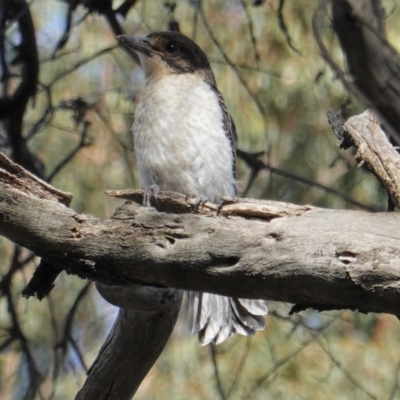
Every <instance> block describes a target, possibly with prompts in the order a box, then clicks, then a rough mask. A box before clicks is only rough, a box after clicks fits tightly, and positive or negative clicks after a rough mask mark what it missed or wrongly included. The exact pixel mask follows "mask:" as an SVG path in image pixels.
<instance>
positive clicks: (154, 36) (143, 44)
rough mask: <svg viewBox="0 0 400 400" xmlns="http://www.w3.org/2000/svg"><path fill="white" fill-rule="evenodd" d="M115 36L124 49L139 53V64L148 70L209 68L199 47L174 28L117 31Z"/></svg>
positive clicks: (174, 70) (184, 71) (196, 69)
mask: <svg viewBox="0 0 400 400" xmlns="http://www.w3.org/2000/svg"><path fill="white" fill-rule="evenodd" d="M117 39H118V41H119V42H120V44H121V45H122V46H124V47H125V48H126V49H127V50H128V52H132V51H134V52H135V53H137V54H138V55H139V57H140V61H141V64H142V66H143V67H144V69H145V70H147V72H148V73H149V74H151V73H152V71H153V70H154V71H156V70H157V71H159V70H160V69H164V67H166V68H167V69H169V70H170V72H175V73H190V72H195V71H201V70H210V69H211V68H210V63H209V62H208V60H207V57H206V55H205V54H204V52H203V50H202V49H201V48H200V47H199V46H198V45H197V44H196V43H195V42H193V40H191V39H189V38H188V37H186V36H185V35H182V34H181V33H178V32H169V31H165V32H154V33H151V34H150V35H148V36H145V37H140V36H130V35H120V36H118V37H117ZM161 63H165V64H166V65H164V66H162V65H161Z"/></svg>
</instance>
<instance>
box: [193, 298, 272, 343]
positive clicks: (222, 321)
mask: <svg viewBox="0 0 400 400" xmlns="http://www.w3.org/2000/svg"><path fill="white" fill-rule="evenodd" d="M189 304H190V306H189V307H190V321H191V326H192V333H198V336H199V341H200V342H201V344H203V345H206V344H208V343H211V342H212V343H215V344H219V343H222V342H223V341H224V340H225V339H226V338H228V337H229V336H232V335H234V334H235V333H237V334H239V335H245V336H250V335H254V334H255V332H256V331H259V330H262V329H264V328H265V315H267V314H268V308H267V305H266V303H265V301H263V300H250V299H235V298H230V297H225V296H217V295H214V294H210V293H198V292H190V293H189Z"/></svg>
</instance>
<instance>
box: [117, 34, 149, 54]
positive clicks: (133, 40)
mask: <svg viewBox="0 0 400 400" xmlns="http://www.w3.org/2000/svg"><path fill="white" fill-rule="evenodd" d="M117 40H118V42H119V44H120V45H121V46H122V47H124V48H125V49H126V50H127V51H128V53H133V54H135V55H137V53H142V54H144V55H146V56H147V57H151V56H152V54H153V53H156V52H155V51H154V50H153V49H152V48H151V45H150V42H149V39H148V38H147V37H146V36H132V35H118V36H117Z"/></svg>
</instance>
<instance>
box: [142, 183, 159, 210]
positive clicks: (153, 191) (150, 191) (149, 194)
mask: <svg viewBox="0 0 400 400" xmlns="http://www.w3.org/2000/svg"><path fill="white" fill-rule="evenodd" d="M159 192H160V186H158V185H150V186H149V187H148V188H146V189H145V191H144V196H143V205H144V206H145V207H151V199H154V200H157V196H158V193H159Z"/></svg>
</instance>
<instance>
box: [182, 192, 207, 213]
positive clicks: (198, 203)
mask: <svg viewBox="0 0 400 400" xmlns="http://www.w3.org/2000/svg"><path fill="white" fill-rule="evenodd" d="M188 199H194V203H192V204H191V206H192V211H193V212H194V213H198V212H199V210H200V207H203V206H204V204H206V203H207V202H208V198H207V197H206V196H197V195H196V194H193V193H189V194H188V195H187V196H186V201H188Z"/></svg>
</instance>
